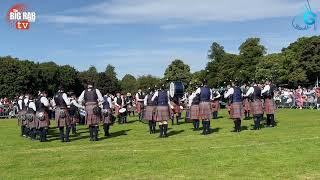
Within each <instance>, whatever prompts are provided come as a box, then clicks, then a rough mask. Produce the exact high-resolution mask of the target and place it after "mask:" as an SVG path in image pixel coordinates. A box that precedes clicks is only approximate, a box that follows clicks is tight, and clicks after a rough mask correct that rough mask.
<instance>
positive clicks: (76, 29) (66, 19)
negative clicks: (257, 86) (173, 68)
mask: <svg viewBox="0 0 320 180" xmlns="http://www.w3.org/2000/svg"><path fill="white" fill-rule="evenodd" d="M75 2H76V3H75ZM15 3H25V4H26V5H27V6H28V8H29V10H34V11H36V12H37V20H36V22H35V23H33V24H31V25H32V27H31V29H30V30H29V31H25V32H22V31H18V30H15V29H14V28H12V27H10V26H9V25H8V24H7V22H6V21H5V19H4V16H5V14H6V12H7V11H8V9H9V8H10V7H11V6H12V5H14V4H15ZM310 3H311V6H312V8H313V10H320V1H317V0H310ZM304 6H305V1H304V0H223V1H217V0H198V1H194V0H90V1H88V0H77V1H71V0H70V1H68V0H55V1H50V0H28V1H26V0H20V1H12V0H10V1H9V0H8V1H6V0H2V1H0V11H1V12H2V16H3V18H2V20H1V21H0V42H1V43H0V56H5V55H11V56H14V57H18V58H21V59H30V60H34V61H39V62H44V61H54V62H56V63H57V64H61V65H63V64H70V65H72V66H74V67H75V68H77V69H78V70H85V69H88V68H89V67H90V65H94V66H96V67H97V68H98V70H99V71H103V70H104V69H105V67H106V65H107V64H112V65H114V66H115V67H116V71H117V73H118V77H119V78H121V77H123V76H124V75H125V74H127V73H130V74H133V75H135V76H139V75H143V74H152V75H156V76H162V75H163V73H164V70H165V68H166V67H167V65H168V64H170V62H171V61H172V60H174V59H177V58H178V59H182V60H184V61H185V63H187V64H189V65H190V67H191V70H192V71H193V72H194V71H197V70H200V69H203V68H204V67H205V65H206V63H207V62H208V60H207V59H206V55H207V51H208V49H209V47H210V45H211V43H212V42H213V41H217V42H218V43H220V44H221V45H223V46H224V47H225V50H226V51H228V52H232V53H238V47H239V46H240V44H241V43H242V42H243V41H244V40H245V39H246V38H248V37H260V38H261V40H262V44H263V45H265V46H266V48H267V49H268V53H273V52H279V51H281V48H282V47H285V46H288V45H289V44H290V43H291V42H293V41H295V40H296V39H297V38H299V37H302V36H312V35H318V34H319V32H320V29H318V30H317V31H313V30H309V31H297V30H294V29H293V28H292V25H291V21H292V19H293V17H294V16H296V15H297V14H299V13H301V12H303V10H304ZM318 21H319V19H318ZM319 28H320V27H319Z"/></svg>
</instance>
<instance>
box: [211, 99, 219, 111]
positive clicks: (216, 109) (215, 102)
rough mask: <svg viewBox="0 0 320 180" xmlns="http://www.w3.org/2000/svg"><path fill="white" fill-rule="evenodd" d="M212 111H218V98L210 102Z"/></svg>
mask: <svg viewBox="0 0 320 180" xmlns="http://www.w3.org/2000/svg"><path fill="white" fill-rule="evenodd" d="M211 109H212V112H218V111H219V109H220V103H219V101H218V100H216V101H213V102H211Z"/></svg>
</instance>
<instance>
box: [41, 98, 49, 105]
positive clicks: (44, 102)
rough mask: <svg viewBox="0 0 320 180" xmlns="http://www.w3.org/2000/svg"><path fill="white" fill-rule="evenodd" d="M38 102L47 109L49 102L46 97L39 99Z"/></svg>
mask: <svg viewBox="0 0 320 180" xmlns="http://www.w3.org/2000/svg"><path fill="white" fill-rule="evenodd" d="M40 102H41V103H42V104H43V105H44V106H45V107H49V105H50V104H49V101H48V99H47V98H46V97H41V98H40Z"/></svg>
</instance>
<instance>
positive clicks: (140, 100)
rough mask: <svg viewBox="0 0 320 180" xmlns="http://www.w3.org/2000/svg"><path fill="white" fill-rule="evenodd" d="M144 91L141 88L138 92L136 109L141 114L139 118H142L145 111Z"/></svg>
mask: <svg viewBox="0 0 320 180" xmlns="http://www.w3.org/2000/svg"><path fill="white" fill-rule="evenodd" d="M144 97H145V95H144V93H143V92H142V90H141V89H139V90H138V93H137V94H136V103H137V104H136V109H137V113H138V115H139V120H142V115H143V114H142V112H143V102H144Z"/></svg>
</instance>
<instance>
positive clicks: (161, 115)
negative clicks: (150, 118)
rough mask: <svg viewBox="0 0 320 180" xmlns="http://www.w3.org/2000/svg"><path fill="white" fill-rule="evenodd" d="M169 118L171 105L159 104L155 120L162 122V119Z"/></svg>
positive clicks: (166, 119)
mask: <svg viewBox="0 0 320 180" xmlns="http://www.w3.org/2000/svg"><path fill="white" fill-rule="evenodd" d="M169 119H170V112H169V106H157V107H156V114H155V121H157V122H162V121H168V120H169Z"/></svg>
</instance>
